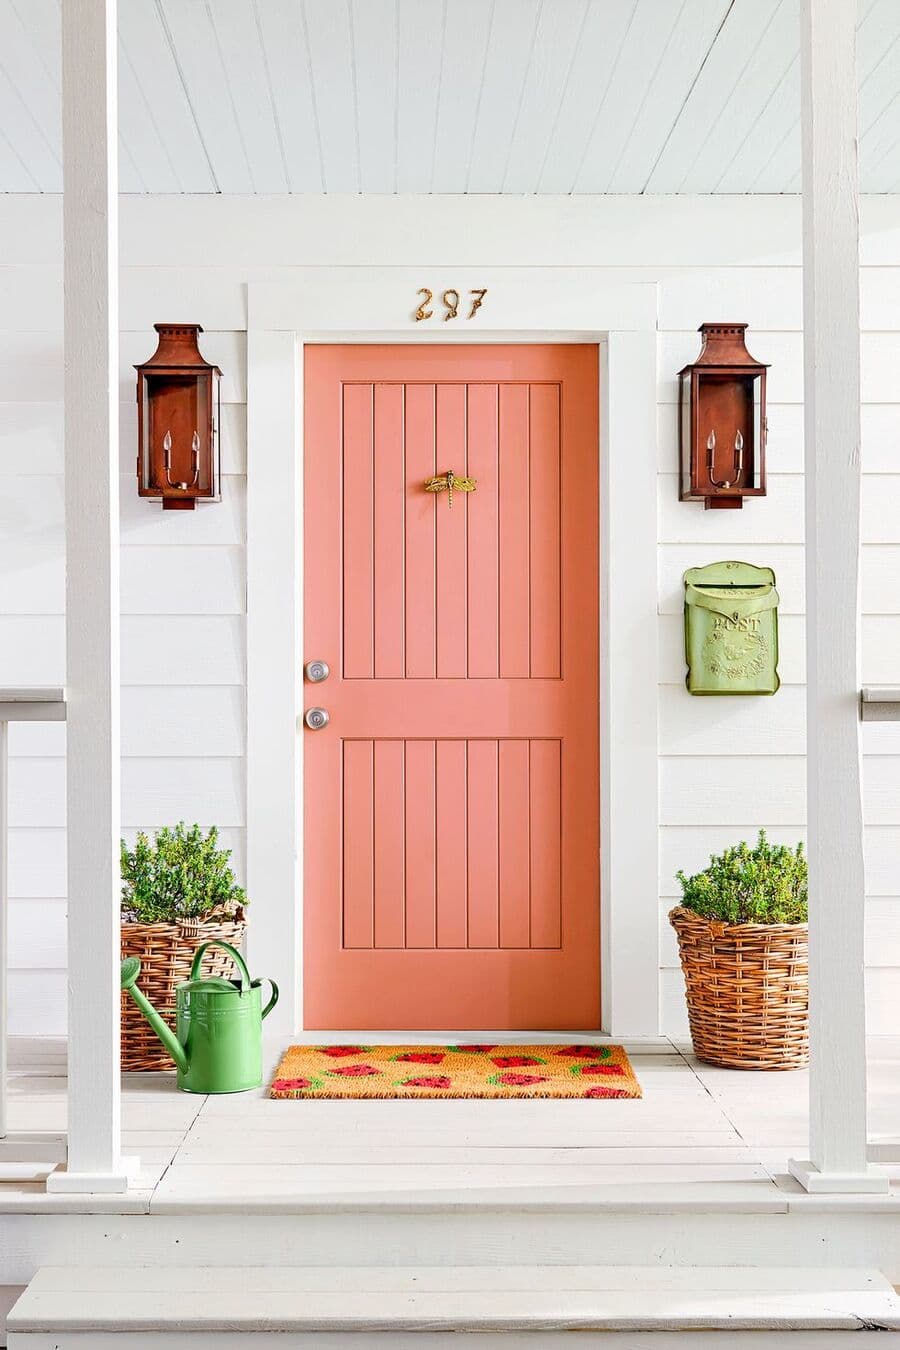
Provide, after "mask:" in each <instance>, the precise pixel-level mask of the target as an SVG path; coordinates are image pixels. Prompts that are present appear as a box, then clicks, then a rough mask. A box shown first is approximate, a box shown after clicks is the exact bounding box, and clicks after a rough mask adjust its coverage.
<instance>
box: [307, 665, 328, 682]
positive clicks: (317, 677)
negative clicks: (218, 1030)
mask: <svg viewBox="0 0 900 1350" xmlns="http://www.w3.org/2000/svg"><path fill="white" fill-rule="evenodd" d="M303 669H304V671H305V673H306V678H307V679H308V680H309V682H310V684H321V683H322V681H323V680H327V679H328V676H329V675H330V674H331V667H330V666H329V664H328V662H327V661H307V663H306V665H305V666H304V667H303Z"/></svg>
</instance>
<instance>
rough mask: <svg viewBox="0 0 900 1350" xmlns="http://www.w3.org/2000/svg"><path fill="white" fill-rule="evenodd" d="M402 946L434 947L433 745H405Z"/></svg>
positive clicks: (435, 905) (425, 743) (435, 808)
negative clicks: (404, 900)
mask: <svg viewBox="0 0 900 1350" xmlns="http://www.w3.org/2000/svg"><path fill="white" fill-rule="evenodd" d="M405 749H406V782H407V784H408V785H409V788H410V790H409V791H408V792H407V793H406V885H405V890H406V945H407V947H421V948H425V949H426V950H431V949H433V948H434V947H436V946H437V928H436V924H437V893H436V880H437V854H436V851H435V842H436V831H437V803H436V800H435V788H436V782H437V771H436V766H435V743H434V741H407V742H406V746H405Z"/></svg>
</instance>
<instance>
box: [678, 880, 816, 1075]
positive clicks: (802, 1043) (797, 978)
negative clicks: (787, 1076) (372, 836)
mask: <svg viewBox="0 0 900 1350" xmlns="http://www.w3.org/2000/svg"><path fill="white" fill-rule="evenodd" d="M669 921H670V922H671V924H672V927H673V928H674V929H675V932H676V933H677V935H678V949H679V952H680V953H681V965H682V969H683V971H684V979H685V985H686V990H687V1005H688V1016H689V1019H690V1024H691V1038H692V1040H693V1042H694V1052H695V1054H696V1055H697V1058H698V1059H702V1060H704V1061H705V1062H706V1063H707V1064H718V1065H721V1066H722V1067H723V1068H726V1069H798V1068H801V1067H802V1066H803V1065H804V1064H806V1063H807V1061H808V1059H809V987H808V976H809V944H808V933H807V926H806V924H805V923H796V924H756V923H742V924H728V923H722V922H720V921H718V920H713V919H706V918H703V917H701V916H700V915H699V914H695V913H694V912H693V911H692V910H689V909H685V908H684V907H683V906H681V905H679V906H677V907H676V908H675V909H673V910H672V911H671V913H670V914H669Z"/></svg>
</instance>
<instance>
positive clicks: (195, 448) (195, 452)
mask: <svg viewBox="0 0 900 1350" xmlns="http://www.w3.org/2000/svg"><path fill="white" fill-rule="evenodd" d="M163 455H164V460H165V471H166V482H167V483H168V485H169V487H173V488H179V489H180V490H181V491H182V492H187V490H188V488H192V487H196V486H197V479H198V478H199V477H200V436H199V433H198V432H196V431H195V432H194V434H193V436H192V437H191V464H192V465H193V472H194V476H193V478H192V479H191V481H190V483H173V482H172V433H171V431H167V432H166V434H165V436H163Z"/></svg>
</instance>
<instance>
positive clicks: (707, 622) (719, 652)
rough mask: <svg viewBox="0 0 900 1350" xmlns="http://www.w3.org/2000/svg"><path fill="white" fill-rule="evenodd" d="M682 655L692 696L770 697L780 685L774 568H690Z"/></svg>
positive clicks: (741, 565) (732, 565)
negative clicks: (766, 695)
mask: <svg viewBox="0 0 900 1350" xmlns="http://www.w3.org/2000/svg"><path fill="white" fill-rule="evenodd" d="M684 655H685V661H686V662H687V680H686V684H687V687H688V692H689V693H691V694H774V693H775V691H776V689H777V688H778V685H779V683H780V681H779V679H778V592H777V591H776V589H775V573H774V572H773V571H772V569H771V568H770V567H755V566H754V565H753V563H743V562H720V563H710V564H709V566H708V567H691V568H688V570H687V571H686V572H685V574H684Z"/></svg>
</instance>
